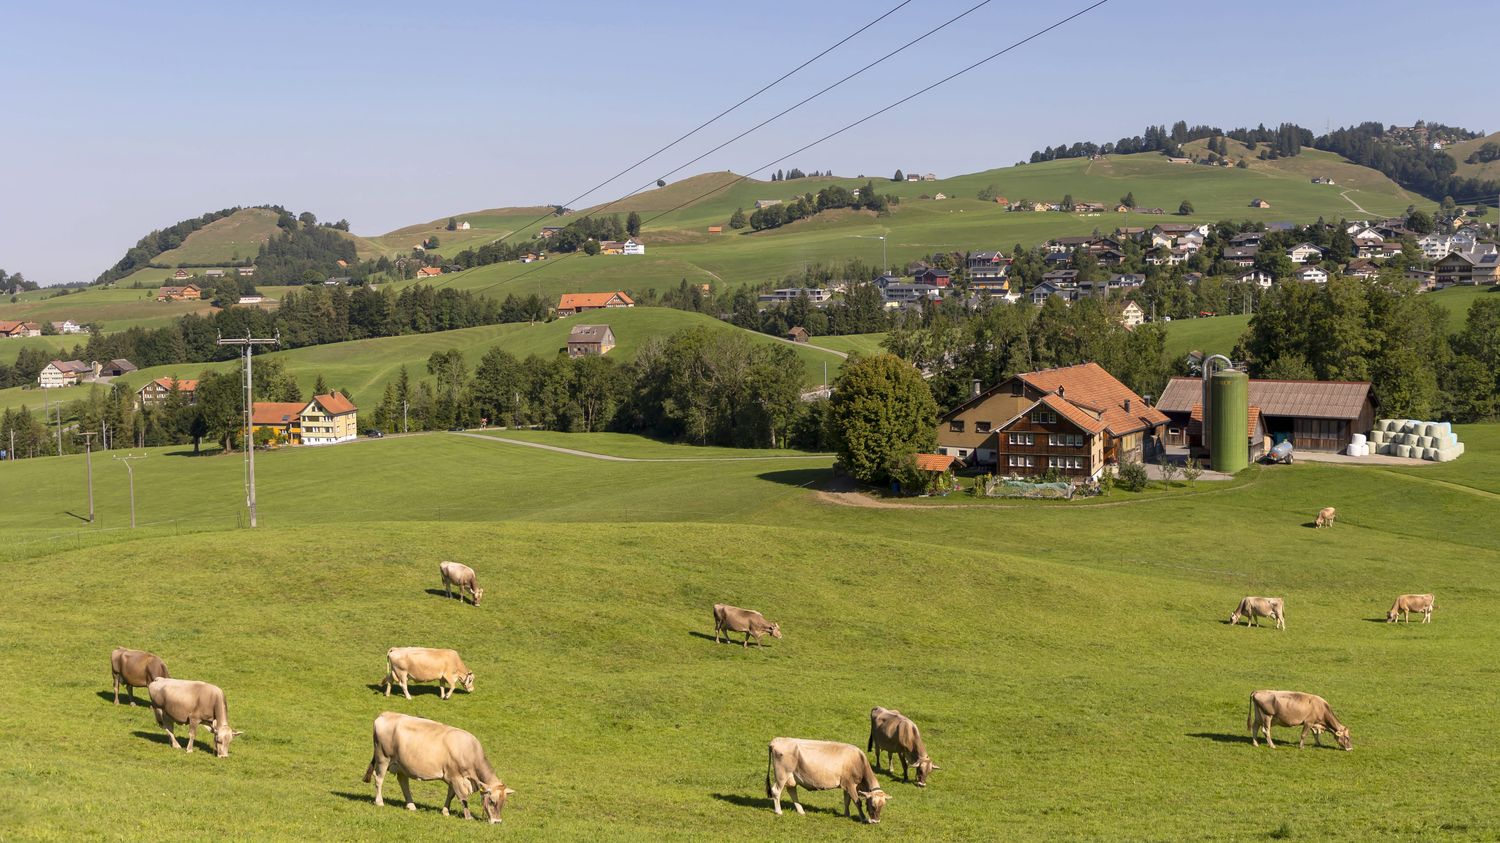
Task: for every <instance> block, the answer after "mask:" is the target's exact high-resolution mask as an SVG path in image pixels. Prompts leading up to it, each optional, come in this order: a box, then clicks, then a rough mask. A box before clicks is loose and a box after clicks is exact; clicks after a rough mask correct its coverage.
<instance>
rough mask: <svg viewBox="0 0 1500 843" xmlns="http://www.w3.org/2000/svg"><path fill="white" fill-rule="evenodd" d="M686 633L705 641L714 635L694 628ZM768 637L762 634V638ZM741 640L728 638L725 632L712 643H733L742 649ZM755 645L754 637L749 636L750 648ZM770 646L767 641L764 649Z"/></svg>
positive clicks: (711, 638) (712, 638)
mask: <svg viewBox="0 0 1500 843" xmlns="http://www.w3.org/2000/svg"><path fill="white" fill-rule="evenodd" d="M735 634H736V635H740V633H735ZM688 635H691V636H693V637H694V638H702V639H704V640H705V641H713V640H714V637H713V636H712V635H709V634H708V633H707V632H699V631H698V630H696V629H691V630H688ZM770 637H771V636H769V635H765V636H762V638H770ZM742 641H743V639H742V638H729V637H728V634H727V633H726V634H725V636H724V637H722V638H721V639H720V640H719V641H715V642H714V643H716V644H733V645H734V646H736V647H739V648H741V649H743V648H744V646H745V645H744V644H743V643H742ZM756 646H757V645H756V643H755V639H754V638H751V639H750V649H752V650H754V649H755V648H756ZM771 647H772V645H771V644H770V643H767V644H766V645H765V649H767V650H769V649H771Z"/></svg>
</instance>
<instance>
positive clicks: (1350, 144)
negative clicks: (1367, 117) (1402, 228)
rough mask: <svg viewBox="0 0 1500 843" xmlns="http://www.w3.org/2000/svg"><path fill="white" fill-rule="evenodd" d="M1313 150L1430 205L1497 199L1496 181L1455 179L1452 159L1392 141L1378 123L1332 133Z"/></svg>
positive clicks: (1427, 148) (1499, 191)
mask: <svg viewBox="0 0 1500 843" xmlns="http://www.w3.org/2000/svg"><path fill="white" fill-rule="evenodd" d="M1313 146H1315V147H1317V148H1318V149H1323V150H1327V151H1329V152H1336V153H1338V154H1339V155H1342V156H1344V157H1345V158H1348V159H1349V160H1350V161H1353V162H1354V163H1356V164H1359V165H1361V166H1364V167H1370V168H1372V169H1375V170H1379V171H1380V172H1382V173H1384V174H1385V175H1386V176H1387V177H1389V178H1390V179H1391V181H1394V182H1395V183H1396V184H1399V185H1401V186H1402V187H1404V188H1406V189H1407V190H1412V191H1416V192H1417V193H1420V194H1422V195H1423V196H1426V197H1427V198H1429V199H1432V200H1434V201H1438V200H1442V199H1443V198H1445V197H1455V198H1456V199H1457V200H1458V201H1460V202H1462V203H1465V204H1468V203H1480V202H1483V203H1485V204H1492V203H1495V202H1496V201H1497V198H1496V197H1497V195H1500V181H1494V180H1488V179H1476V178H1467V177H1464V176H1459V175H1455V171H1456V170H1457V169H1458V162H1457V161H1454V160H1453V156H1451V155H1449V154H1448V153H1446V152H1442V151H1440V150H1435V149H1432V148H1431V147H1430V146H1424V145H1420V144H1406V143H1398V142H1395V141H1392V140H1390V139H1389V138H1387V132H1386V128H1385V126H1383V125H1382V124H1380V123H1361V124H1359V125H1358V126H1351V127H1348V128H1344V129H1336V130H1334V131H1332V132H1329V133H1328V134H1326V135H1323V136H1322V137H1320V138H1318V139H1317V141H1316V142H1314V143H1313Z"/></svg>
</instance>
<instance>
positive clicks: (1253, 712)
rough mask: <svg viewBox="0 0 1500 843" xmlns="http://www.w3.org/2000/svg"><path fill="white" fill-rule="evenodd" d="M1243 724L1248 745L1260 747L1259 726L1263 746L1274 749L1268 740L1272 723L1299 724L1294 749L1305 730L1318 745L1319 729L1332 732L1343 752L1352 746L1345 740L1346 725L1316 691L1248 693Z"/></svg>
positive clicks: (1299, 744) (1319, 739) (1346, 735)
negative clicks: (1248, 737)
mask: <svg viewBox="0 0 1500 843" xmlns="http://www.w3.org/2000/svg"><path fill="white" fill-rule="evenodd" d="M1246 726H1247V727H1248V728H1249V729H1250V744H1251V745H1252V746H1260V742H1259V741H1258V740H1257V737H1258V736H1259V734H1260V731H1261V730H1262V729H1264V730H1265V732H1266V746H1269V747H1270V748H1272V749H1275V748H1276V744H1275V743H1274V742H1272V740H1271V727H1272V726H1301V727H1302V737H1301V738H1300V739H1298V741H1297V748H1298V749H1301V748H1302V745H1303V744H1304V743H1306V742H1307V732H1308V730H1309V729H1311V730H1312V733H1313V740H1314V741H1315V742H1316V743H1317V744H1318V746H1322V745H1323V738H1322V735H1323V731H1324V730H1327V731H1330V732H1332V733H1333V736H1334V738H1336V739H1337V740H1338V742H1339V746H1341V747H1343V748H1344V749H1345V750H1346V751H1348V750H1352V749H1354V745H1353V744H1352V743H1351V742H1350V741H1349V727H1347V726H1345V725H1344V724H1343V723H1340V722H1339V719H1338V718H1337V717H1335V716H1333V710H1332V709H1330V708H1329V707H1328V701H1327V700H1325V699H1323V698H1322V697H1320V696H1318V695H1317V694H1304V693H1302V692H1301V691H1256V692H1254V693H1252V694H1251V695H1250V718H1249V721H1248V722H1247V723H1246Z"/></svg>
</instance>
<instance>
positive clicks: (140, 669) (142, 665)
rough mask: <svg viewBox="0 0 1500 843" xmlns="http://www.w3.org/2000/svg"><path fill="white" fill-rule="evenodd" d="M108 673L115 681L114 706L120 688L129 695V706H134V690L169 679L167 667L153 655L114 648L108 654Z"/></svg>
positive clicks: (123, 648) (118, 698)
mask: <svg viewBox="0 0 1500 843" xmlns="http://www.w3.org/2000/svg"><path fill="white" fill-rule="evenodd" d="M109 672H110V673H111V674H112V675H113V676H114V680H115V705H119V704H120V686H121V685H122V684H123V685H124V686H125V692H126V693H127V694H129V695H130V704H131V705H135V689H136V688H144V687H146V686H147V685H150V684H151V680H153V679H161V678H171V676H172V674H170V673H168V672H167V666H166V664H165V663H163V662H162V660H161V659H159V658H157V657H156V655H155V654H154V653H148V652H146V651H145V650H131V649H128V648H126V647H116V648H115V649H114V652H112V653H110V654H109Z"/></svg>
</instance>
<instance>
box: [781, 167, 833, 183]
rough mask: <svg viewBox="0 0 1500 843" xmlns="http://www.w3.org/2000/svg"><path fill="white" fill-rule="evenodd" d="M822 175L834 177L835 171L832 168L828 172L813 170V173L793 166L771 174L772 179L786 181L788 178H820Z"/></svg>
mask: <svg viewBox="0 0 1500 843" xmlns="http://www.w3.org/2000/svg"><path fill="white" fill-rule="evenodd" d="M820 176H821V177H826V178H833V171H832V170H828V171H827V172H818V171H817V170H813V171H812V172H811V173H804V172H802V171H801V170H799V169H797V168H796V167H793V168H791V169H790V170H787V171H786V172H784V173H783V172H782V171H780V170H777V171H776V172H774V173H772V174H771V181H786V180H787V179H806V178H818V177H820Z"/></svg>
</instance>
